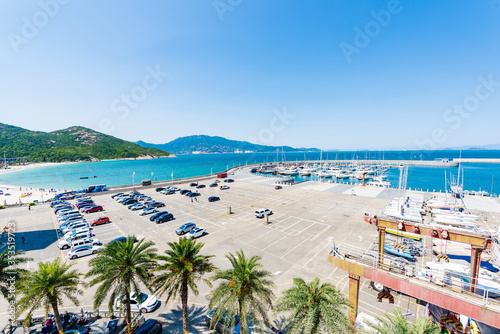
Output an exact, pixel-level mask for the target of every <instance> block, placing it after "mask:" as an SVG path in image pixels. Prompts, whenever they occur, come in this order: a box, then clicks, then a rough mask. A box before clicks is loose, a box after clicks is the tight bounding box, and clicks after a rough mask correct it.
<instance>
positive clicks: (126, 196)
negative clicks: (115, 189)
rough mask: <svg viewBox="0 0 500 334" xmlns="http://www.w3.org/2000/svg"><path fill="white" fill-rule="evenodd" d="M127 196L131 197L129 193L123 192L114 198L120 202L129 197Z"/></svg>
mask: <svg viewBox="0 0 500 334" xmlns="http://www.w3.org/2000/svg"><path fill="white" fill-rule="evenodd" d="M129 198H132V196H130V195H129V194H123V195H120V196H117V197H115V200H116V201H117V202H119V203H120V202H122V201H124V200H126V199H129Z"/></svg>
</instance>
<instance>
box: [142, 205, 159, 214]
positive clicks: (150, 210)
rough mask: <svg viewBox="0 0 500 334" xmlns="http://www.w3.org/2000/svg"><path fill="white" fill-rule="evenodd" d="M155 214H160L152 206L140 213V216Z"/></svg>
mask: <svg viewBox="0 0 500 334" xmlns="http://www.w3.org/2000/svg"><path fill="white" fill-rule="evenodd" d="M155 212H158V210H157V209H156V208H155V207H154V206H150V207H147V208H145V209H144V210H142V211H141V212H139V216H145V215H150V214H152V213H155Z"/></svg>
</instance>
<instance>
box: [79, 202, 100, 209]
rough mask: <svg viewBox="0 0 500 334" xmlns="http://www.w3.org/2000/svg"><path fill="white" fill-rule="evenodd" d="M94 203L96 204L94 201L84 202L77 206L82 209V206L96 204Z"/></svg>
mask: <svg viewBox="0 0 500 334" xmlns="http://www.w3.org/2000/svg"><path fill="white" fill-rule="evenodd" d="M94 205H95V204H94V202H82V203H78V204H76V205H75V206H76V207H77V208H78V209H80V210H81V209H82V208H84V207H86V206H94Z"/></svg>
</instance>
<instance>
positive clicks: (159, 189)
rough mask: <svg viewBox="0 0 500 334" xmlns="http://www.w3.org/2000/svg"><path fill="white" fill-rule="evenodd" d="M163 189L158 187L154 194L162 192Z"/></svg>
mask: <svg viewBox="0 0 500 334" xmlns="http://www.w3.org/2000/svg"><path fill="white" fill-rule="evenodd" d="M164 189H165V188H163V187H158V188H156V189H155V191H156V192H160V191H162V190H164Z"/></svg>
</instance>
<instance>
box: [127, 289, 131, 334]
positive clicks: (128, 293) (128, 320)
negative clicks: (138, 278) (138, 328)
mask: <svg viewBox="0 0 500 334" xmlns="http://www.w3.org/2000/svg"><path fill="white" fill-rule="evenodd" d="M126 298H127V333H128V334H132V311H131V310H130V292H127V297H126Z"/></svg>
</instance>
